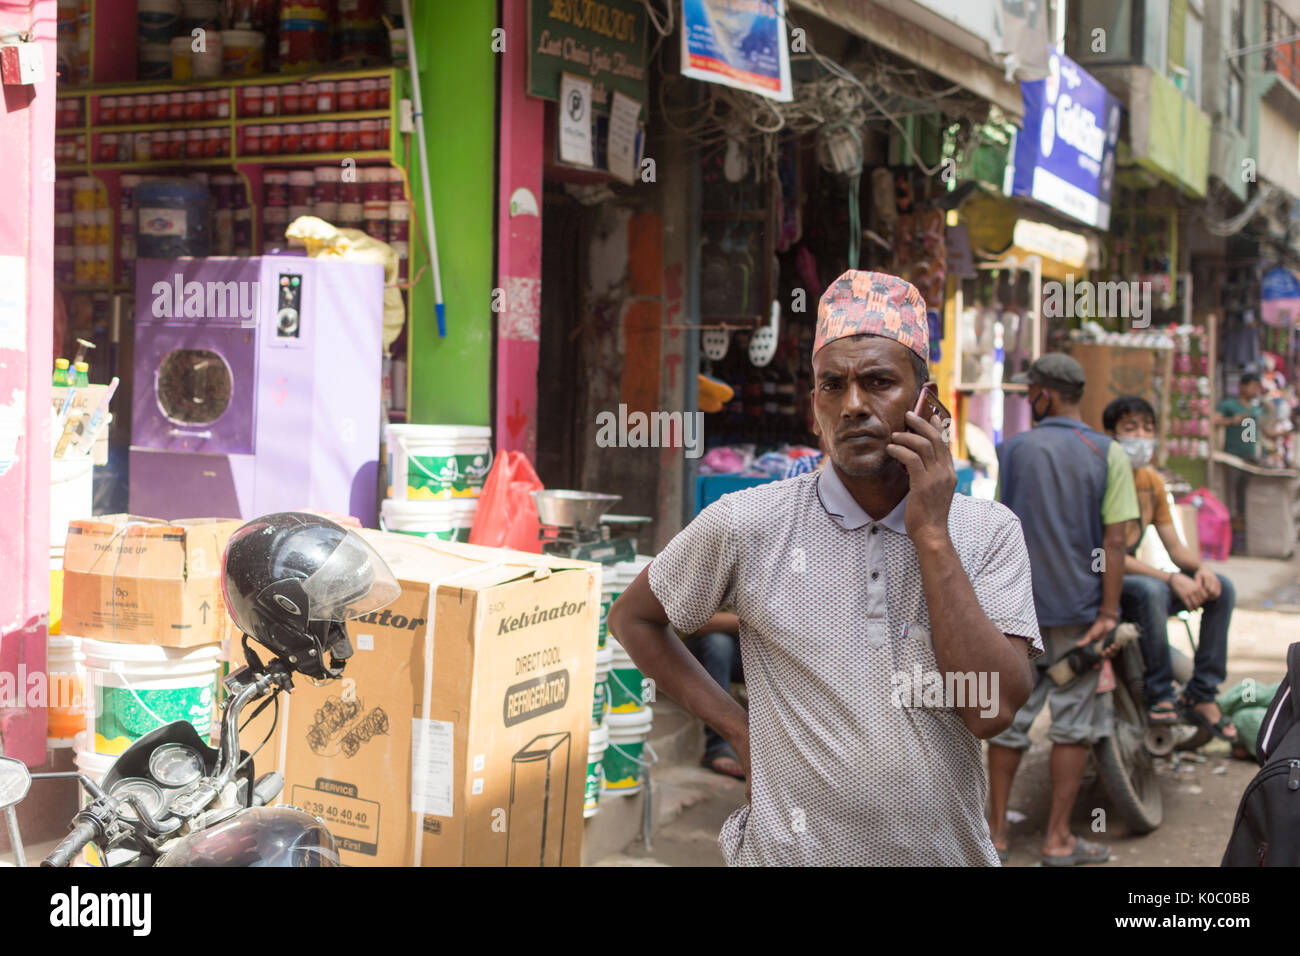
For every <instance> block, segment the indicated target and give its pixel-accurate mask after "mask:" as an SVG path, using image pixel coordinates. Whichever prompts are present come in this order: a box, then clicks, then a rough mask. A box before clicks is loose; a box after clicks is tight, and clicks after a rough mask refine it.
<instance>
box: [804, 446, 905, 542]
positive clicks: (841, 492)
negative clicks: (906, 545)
mask: <svg viewBox="0 0 1300 956" xmlns="http://www.w3.org/2000/svg"><path fill="white" fill-rule="evenodd" d="M817 497H818V498H820V499H821V503H822V507H823V508H825V509H826V513H827V514H828V515H830V516H831V517H832V518H834V519H835V520H836V521H837V522H839V524H840V527H842V528H844V530H845V531H856V530H857V529H858V528H861V527H863V526H864V525H868V524H871V523H872V521H874V520H875V519H873V518H872V517H871V515H869V514H867V513H866V511H864V510H863V509H862V506H861V505H860V504H858V502H857V500H856V499H855V498H854V497H853V495H852V493H850V491H849V489H847V488H845V487H844V482H842V481H840V476H839V474H838V473H837V472H836V471H835V466H834V465H832V464H831V463H830V462H829V461H828V462H827V463H826V467H824V468H823V469H822V470H821V471H820V472H819V473H818V477H817ZM906 508H907V495H903V500H902V501H900V502H899V503H898V504H897V505H895V506H894V510H893V511H891V512H890V513H889V514H887V515H885V517H884V518H882V519H881V520H880V522H879V523H880V524H882V525H884V526H885V527H886V528H888V529H889V530H890V531H895V532H897V533H898V534H907V525H906V523H905V522H904V519H903V516H904V513H905V510H906Z"/></svg>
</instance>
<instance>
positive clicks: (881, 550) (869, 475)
mask: <svg viewBox="0 0 1300 956" xmlns="http://www.w3.org/2000/svg"><path fill="white" fill-rule="evenodd" d="M928 348H929V343H928V335H927V326H926V318H925V304H924V302H923V301H922V300H921V296H920V294H919V293H918V292H917V291H916V289H915V288H914V287H913V286H912V285H910V284H909V283H907V282H904V281H903V280H901V279H898V278H896V277H894V276H888V275H883V274H879V273H871V272H858V271H853V270H851V271H849V272H846V273H845V274H844V275H842V276H840V277H839V278H838V279H837V280H835V282H834V283H833V284H832V285H831V287H830V288H829V289H828V290H827V291H826V293H825V295H823V296H822V299H821V303H820V306H819V308H818V313H817V334H816V340H815V342H814V345H813V352H814V355H813V373H814V385H813V395H812V399H813V409H814V416H815V418H816V431H817V433H818V434H819V436H820V437H821V438H822V440H823V443H824V446H825V449H826V456H827V461H828V463H827V465H826V467H825V468H822V469H821V470H820V471H816V472H812V473H809V474H804V475H799V476H797V477H794V478H790V479H787V480H785V481H780V482H775V483H772V484H767V485H761V486H759V487H756V488H751V489H747V490H745V491H740V492H736V493H734V494H730V495H725V496H723V497H722V498H721V499H720V500H718V501H717V502H715V503H713V504H712V505H710V506H709V507H707V508H705V509H704V510H703V511H702V512H701V513H700V514H699V516H698V517H697V518H696V519H695V520H694V521H692V522H691V524H690V525H689V526H687V527H686V528H685V529H684V530H683V531H682V532H681V533H680V534H678V535H677V536H676V537H675V538H674V539H673V540H672V541H671V542H670V543H669V545H668V547H667V548H665V549H664V551H663V552H662V553H661V554H660V555H659V556H658V557H657V558H655V560H654V563H653V564H651V565H650V567H649V568H647V569H646V571H644V572H643V573H642V574H641V575H640V577H638V578H637V580H636V581H635V582H633V583H632V585H631V586H629V587H628V589H627V590H626V591H624V592H623V595H622V597H621V598H619V600H618V601H617V602H616V603H615V605H614V607H613V608H612V609H611V610H610V616H609V621H610V630H611V632H612V633H614V634H616V635H617V636H618V639H619V640H620V641H621V642H622V644H623V646H624V648H625V649H626V650H627V652H628V654H630V655H631V657H632V659H633V660H634V661H636V663H637V666H638V667H639V668H640V669H641V670H642V672H643V673H645V674H646V675H647V676H648V677H650V678H652V679H653V680H654V681H655V682H656V685H657V686H658V688H659V689H661V690H662V691H664V692H665V693H666V694H668V695H669V696H671V697H672V698H673V699H674V700H676V701H678V702H680V703H681V704H682V705H683V706H685V707H686V708H687V709H688V710H690V711H691V712H692V713H693V714H695V715H696V716H697V717H699V718H700V719H701V720H703V721H704V722H705V723H706V724H708V725H709V726H711V727H713V728H714V729H715V730H716V731H717V732H718V733H720V734H721V735H722V736H723V737H724V738H725V739H726V740H727V741H728V742H729V743H730V744H731V745H732V746H733V747H734V748H735V750H736V753H737V754H738V755H739V756H740V762H741V765H742V767H743V768H744V769H745V771H746V775H747V778H748V781H749V800H748V802H747V804H746V805H745V806H744V807H741V808H740V809H739V810H737V811H736V812H735V813H733V814H732V815H731V817H730V818H729V819H728V820H727V822H726V823H725V824H724V825H723V828H722V833H721V835H720V836H719V844H720V846H721V848H722V851H723V855H724V857H725V858H726V861H727V863H728V864H731V865H782V864H785V865H826V864H848V865H996V864H997V855H996V853H995V852H994V849H993V844H992V842H991V840H990V838H989V831H988V825H987V823H986V821H985V819H984V816H983V813H984V811H983V806H984V799H985V794H986V785H985V779H984V773H983V767H982V766H981V756H980V743H979V740H980V738H987V737H991V736H992V735H994V734H996V733H998V732H999V731H1001V730H1002V729H1004V728H1006V727H1007V726H1009V725H1010V722H1011V719H1012V717H1013V715H1014V714H1015V712H1016V710H1017V709H1018V708H1019V707H1020V705H1021V704H1022V703H1023V702H1024V701H1025V700H1026V699H1027V697H1028V694H1029V690H1030V686H1031V669H1030V665H1029V663H1028V662H1029V659H1030V658H1031V657H1033V656H1034V655H1036V654H1038V653H1041V649H1042V644H1041V641H1040V640H1039V636H1038V625H1037V622H1036V620H1035V618H1034V609H1033V597H1032V591H1031V588H1030V585H1029V563H1028V555H1027V554H1026V551H1025V546H1024V539H1023V537H1022V535H1021V532H1020V526H1019V522H1017V521H1016V519H1015V516H1014V515H1012V514H1011V512H1010V511H1008V510H1007V509H1006V508H1004V507H1003V506H1001V505H999V504H997V503H995V502H990V501H978V500H975V499H972V498H968V497H966V496H964V495H955V494H954V489H955V488H956V484H957V476H956V471H955V469H954V467H953V463H952V457H951V455H950V454H949V450H948V445H947V441H946V440H945V436H944V434H943V429H942V427H941V426H942V423H941V422H940V421H939V418H938V416H934V417H932V418H930V419H929V420H926V419H924V418H922V417H920V416H917V415H915V414H913V413H912V409H913V408H914V407H915V405H916V403H917V399H918V397H919V395H920V392H921V389H922V386H923V385H924V384H925V382H926V380H927V378H928V370H927V365H926V355H927V353H928ZM723 606H726V607H728V608H731V609H732V610H734V611H735V613H736V614H737V616H738V617H739V621H740V646H741V654H742V657H743V662H744V670H745V677H746V685H747V690H748V698H749V711H748V713H746V711H745V710H744V709H743V708H742V707H741V706H740V705H739V704H737V703H736V702H735V701H734V700H732V698H731V697H730V696H729V695H728V694H727V693H726V692H725V691H723V690H722V689H721V688H720V687H719V686H718V685H717V683H716V682H714V681H713V680H711V679H710V678H709V676H708V675H707V674H706V673H705V672H704V669H703V668H702V667H700V666H699V664H698V663H697V662H696V661H695V660H694V658H692V657H691V655H690V653H689V651H687V650H686V649H685V648H684V647H683V646H682V643H681V641H679V640H677V639H676V638H675V637H673V636H672V635H671V633H669V631H668V629H667V626H668V625H669V624H671V625H672V627H673V628H674V629H676V630H677V631H678V632H680V633H682V634H691V633H694V632H695V631H697V630H698V629H699V628H700V626H701V625H702V624H704V622H705V621H707V620H708V619H709V618H710V617H711V616H712V615H713V614H714V613H715V612H716V611H717V610H718V608H720V607H723ZM920 684H924V685H925V689H926V691H927V692H926V693H922V688H921V687H920V686H918V685H920ZM936 685H937V687H938V690H939V691H940V692H938V693H933V692H932V691H934V690H935V689H936Z"/></svg>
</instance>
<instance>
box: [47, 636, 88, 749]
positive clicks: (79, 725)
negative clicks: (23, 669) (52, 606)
mask: <svg viewBox="0 0 1300 956" xmlns="http://www.w3.org/2000/svg"><path fill="white" fill-rule="evenodd" d="M85 659H86V657H85V655H84V654H83V653H82V651H81V638H79V637H69V636H66V635H62V634H51V635H49V636H48V637H47V638H46V644H45V670H46V671H47V672H48V673H49V675H50V676H49V681H48V682H47V684H46V686H47V687H48V688H49V700H48V701H47V703H48V708H47V709H46V711H45V733H46V736H47V738H48V739H47V743H48V745H49V746H50V747H53V748H56V749H57V748H67V747H71V746H72V742H73V738H74V737H76V735H77V734H79V733H81V732H82V731H84V730H85V729H86V706H85V705H86V698H85V694H86V670H85V663H84V662H85Z"/></svg>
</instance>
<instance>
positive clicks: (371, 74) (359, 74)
mask: <svg viewBox="0 0 1300 956" xmlns="http://www.w3.org/2000/svg"><path fill="white" fill-rule="evenodd" d="M405 73H406V71H405V70H403V69H400V68H396V67H372V68H370V69H365V70H324V71H321V72H319V73H259V74H257V75H256V76H219V77H215V78H214V79H211V80H156V81H153V82H140V81H138V80H132V81H128V82H123V83H89V84H86V85H85V86H69V87H67V88H66V89H62V90H59V91H58V93H57V94H56V96H58V98H60V99H68V98H72V97H77V96H120V95H123V94H134V93H183V92H185V91H186V90H213V89H225V88H227V87H232V86H234V87H238V86H277V85H282V84H285V83H319V82H321V81H322V80H335V81H337V80H367V79H382V78H384V77H390V78H391V77H394V76H405Z"/></svg>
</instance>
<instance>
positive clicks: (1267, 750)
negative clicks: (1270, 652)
mask: <svg viewBox="0 0 1300 956" xmlns="http://www.w3.org/2000/svg"><path fill="white" fill-rule="evenodd" d="M1298 693H1300V642H1297V643H1295V644H1292V645H1291V647H1290V648H1288V650H1287V653H1286V679H1285V680H1283V681H1282V684H1281V685H1280V686H1279V687H1278V689H1277V693H1276V694H1274V695H1273V703H1271V704H1270V705H1269V707H1268V712H1267V713H1265V715H1264V723H1263V724H1261V725H1260V728H1259V737H1258V738H1256V742H1255V753H1256V759H1258V760H1259V765H1260V767H1261V769H1260V771H1259V773H1257V774H1255V779H1253V780H1252V781H1251V782H1250V783H1249V785H1247V787H1246V792H1245V793H1243V794H1242V795H1241V806H1240V807H1238V808H1237V822H1236V823H1234V824H1233V827H1232V836H1231V837H1230V838H1229V840H1228V849H1227V850H1226V851H1225V852H1224V854H1223V863H1222V864H1221V865H1222V866H1300V697H1297V694H1298Z"/></svg>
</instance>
